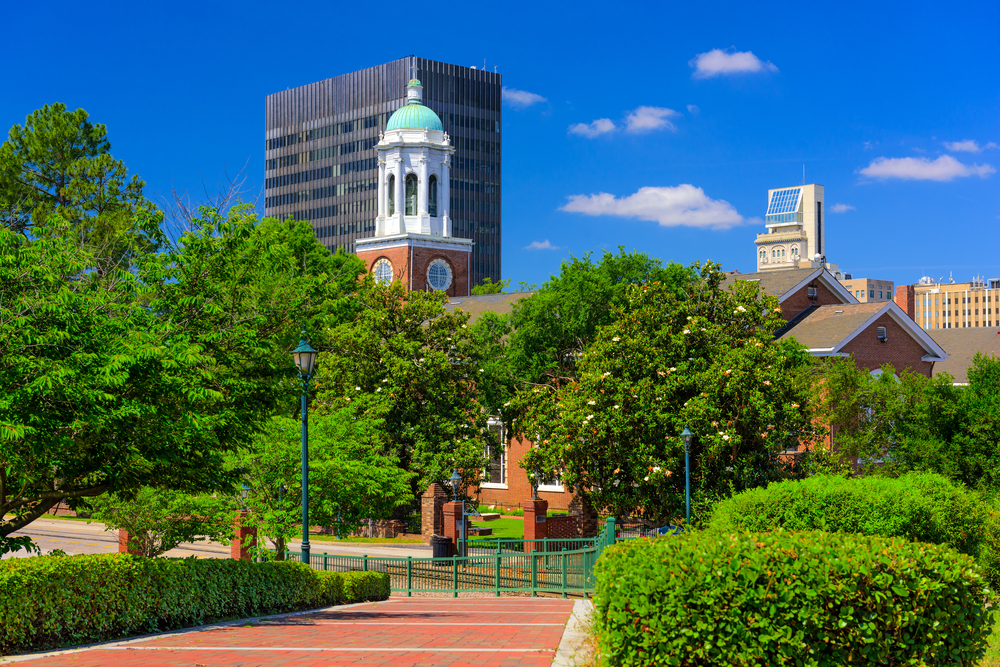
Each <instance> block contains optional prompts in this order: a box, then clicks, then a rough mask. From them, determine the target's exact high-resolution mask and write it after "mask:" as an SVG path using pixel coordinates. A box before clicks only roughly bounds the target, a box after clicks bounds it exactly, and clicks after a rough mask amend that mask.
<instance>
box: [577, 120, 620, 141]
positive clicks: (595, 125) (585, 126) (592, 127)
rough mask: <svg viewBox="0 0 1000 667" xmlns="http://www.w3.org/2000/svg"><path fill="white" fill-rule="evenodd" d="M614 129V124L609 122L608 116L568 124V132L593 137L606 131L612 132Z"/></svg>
mask: <svg viewBox="0 0 1000 667" xmlns="http://www.w3.org/2000/svg"><path fill="white" fill-rule="evenodd" d="M615 129H616V127H615V124H614V123H612V122H611V119H610V118H598V119H597V120H595V121H594V122H592V123H576V124H575V125H570V126H569V133H570V134H578V135H580V136H581V137H588V138H590V139H593V138H594V137H597V136H600V135H602V134H605V133H606V132H612V131H614V130H615Z"/></svg>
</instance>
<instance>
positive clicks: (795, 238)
mask: <svg viewBox="0 0 1000 667" xmlns="http://www.w3.org/2000/svg"><path fill="white" fill-rule="evenodd" d="M764 222H765V225H766V226H767V232H765V233H763V234H758V235H757V240H756V241H755V244H756V246H757V248H756V250H757V271H759V272H765V271H781V270H784V269H799V268H809V267H811V266H813V264H815V265H816V266H820V265H821V264H825V263H826V259H825V255H826V240H825V230H824V229H823V186H822V185H817V184H815V183H812V184H810V185H796V186H794V187H790V188H777V189H774V190H768V191H767V214H766V216H765V219H764ZM817 256H820V257H822V259H819V260H818V259H817ZM828 268H831V270H833V271H836V268H833V267H828Z"/></svg>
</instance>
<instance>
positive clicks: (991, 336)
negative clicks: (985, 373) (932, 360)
mask: <svg viewBox="0 0 1000 667" xmlns="http://www.w3.org/2000/svg"><path fill="white" fill-rule="evenodd" d="M934 339H935V340H936V341H937V342H939V343H941V347H943V348H944V349H945V350H947V352H948V355H949V357H948V360H947V361H945V362H944V363H940V364H934V375H939V374H941V373H948V374H949V375H951V376H952V377H954V378H955V383H957V384H965V383H967V382H968V381H969V378H968V375H967V372H968V368H969V366H971V365H972V357H974V356H975V355H976V352H984V353H987V354H995V355H998V356H1000V327H970V328H963V329H935V330H934Z"/></svg>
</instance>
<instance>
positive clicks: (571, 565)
mask: <svg viewBox="0 0 1000 667" xmlns="http://www.w3.org/2000/svg"><path fill="white" fill-rule="evenodd" d="M494 542H495V543H494V544H492V545H491V548H490V549H489V550H488V553H481V552H478V551H479V549H480V547H476V546H474V545H475V543H474V542H472V543H470V552H471V551H472V550H473V549H476V550H477V552H476V553H470V554H469V555H468V556H451V557H448V558H413V557H406V558H383V557H378V556H340V555H334V554H317V553H311V554H310V558H309V561H310V562H309V564H310V566H312V568H313V569H316V570H323V571H327V572H357V571H370V572H385V573H386V574H388V575H389V582H390V589H391V590H392V592H394V593H405V594H406V595H407V596H412V595H413V594H414V593H445V594H448V593H450V594H451V595H452V596H453V597H458V594H459V593H473V592H479V593H494V594H495V595H496V596H497V597H499V596H500V594H501V593H504V592H512V593H513V592H519V593H531V595H532V597H534V596H537V595H538V594H539V593H545V594H558V595H561V596H562V597H568V596H569V595H574V596H577V595H582V596H584V597H587V596H589V595H590V594H592V593H593V592H594V586H595V582H594V563H596V562H597V559H598V558H600V556H601V553H602V552H603V551H604V548H605V547H606V546H608V545H610V544H614V542H615V525H614V519H613V518H609V519H608V521H607V522H606V523H605V524H604V525H603V526H602V527H601V530H600V533H599V534H598V536H597V537H596V538H588V539H578V540H494ZM525 543H528V545H529V546H530V547H531V549H530V550H528V551H525ZM517 545H519V546H520V550H516V549H515V548H514V547H515V546H517ZM568 547H574V548H568ZM482 550H483V551H487V549H486V548H485V547H483V548H482ZM285 555H286V558H289V559H292V560H295V559H300V558H301V557H302V555H301V552H295V551H288V552H286V554H285Z"/></svg>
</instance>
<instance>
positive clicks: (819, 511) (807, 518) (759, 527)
mask: <svg viewBox="0 0 1000 667" xmlns="http://www.w3.org/2000/svg"><path fill="white" fill-rule="evenodd" d="M986 519H987V508H986V505H985V504H984V503H983V502H982V501H981V498H980V497H979V495H978V494H976V493H974V492H972V491H969V490H967V489H966V488H965V487H963V486H961V485H958V484H954V483H952V482H950V481H948V480H947V479H946V478H944V477H942V476H940V475H935V474H932V473H909V474H906V475H903V476H902V477H898V478H890V477H857V478H850V479H849V478H846V477H839V476H833V475H817V476H815V477H809V478H806V479H803V480H796V481H784V482H776V483H772V484H770V485H768V486H767V487H766V488H760V489H753V490H750V491H744V492H743V493H739V494H737V495H735V496H733V497H731V498H729V499H727V500H724V501H723V502H722V503H720V504H719V506H718V507H717V509H716V510H715V512H714V514H713V515H712V518H711V520H710V522H709V528H710V529H718V530H723V531H732V530H746V531H764V530H772V529H774V528H779V527H781V528H785V529H787V530H826V531H838V532H845V533H861V534H863V535H884V536H887V537H905V538H907V539H911V540H917V541H920V542H931V543H933V544H947V545H949V546H951V547H953V548H955V549H957V550H958V551H961V552H962V553H965V554H969V555H970V556H973V557H977V556H978V555H979V547H980V544H981V542H982V540H983V526H984V524H985V522H986Z"/></svg>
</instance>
